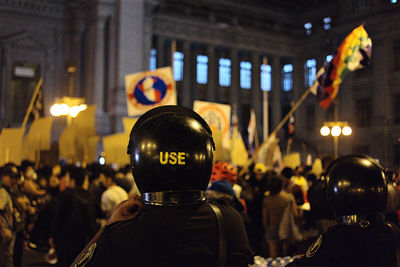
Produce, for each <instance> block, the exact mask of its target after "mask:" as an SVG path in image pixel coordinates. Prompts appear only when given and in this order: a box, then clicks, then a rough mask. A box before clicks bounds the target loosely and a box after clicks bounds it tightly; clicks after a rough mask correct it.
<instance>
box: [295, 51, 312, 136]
mask: <svg viewBox="0 0 400 267" xmlns="http://www.w3.org/2000/svg"><path fill="white" fill-rule="evenodd" d="M304 63H305V60H304V58H301V57H296V58H294V59H293V99H292V101H293V103H296V102H297V101H298V100H299V98H300V97H301V96H302V95H303V93H304V91H305V86H304ZM307 88H308V87H307ZM312 96H313V95H312ZM312 96H309V97H312ZM305 110H306V101H304V102H303V103H301V105H300V106H299V107H298V109H297V110H296V112H295V113H294V115H295V120H296V132H297V133H296V135H300V136H301V135H302V133H304V131H305V123H306V122H305V120H306V116H307V114H305Z"/></svg>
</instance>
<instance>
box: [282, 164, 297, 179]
mask: <svg viewBox="0 0 400 267" xmlns="http://www.w3.org/2000/svg"><path fill="white" fill-rule="evenodd" d="M281 175H282V176H283V177H284V178H286V179H290V178H292V176H293V175H294V171H293V169H292V168H290V167H285V168H283V169H282V171H281Z"/></svg>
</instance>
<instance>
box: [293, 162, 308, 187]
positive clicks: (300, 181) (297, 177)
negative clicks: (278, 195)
mask: <svg viewBox="0 0 400 267" xmlns="http://www.w3.org/2000/svg"><path fill="white" fill-rule="evenodd" d="M290 180H291V181H292V182H293V183H294V184H296V185H298V186H300V188H301V191H302V192H303V193H305V194H307V190H308V182H307V180H306V178H305V177H304V176H303V167H302V166H297V167H296V168H295V169H294V175H293V176H292V177H291V178H290Z"/></svg>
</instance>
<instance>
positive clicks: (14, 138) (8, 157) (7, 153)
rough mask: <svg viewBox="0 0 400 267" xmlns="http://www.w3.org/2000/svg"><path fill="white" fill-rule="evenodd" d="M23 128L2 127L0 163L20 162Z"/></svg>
mask: <svg viewBox="0 0 400 267" xmlns="http://www.w3.org/2000/svg"><path fill="white" fill-rule="evenodd" d="M24 133H25V128H3V130H2V131H1V134H0V165H4V164H6V163H8V162H13V163H15V164H17V165H19V164H21V151H22V138H23V136H24Z"/></svg>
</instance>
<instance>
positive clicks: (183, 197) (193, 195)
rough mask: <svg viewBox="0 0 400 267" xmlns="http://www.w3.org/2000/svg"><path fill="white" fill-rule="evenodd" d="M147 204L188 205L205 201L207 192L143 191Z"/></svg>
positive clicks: (144, 200)
mask: <svg viewBox="0 0 400 267" xmlns="http://www.w3.org/2000/svg"><path fill="white" fill-rule="evenodd" d="M142 199H143V202H144V204H146V205H154V206H186V205H194V204H198V203H200V202H203V201H205V199H206V192H205V191H202V190H182V191H163V192H146V193H142Z"/></svg>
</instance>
